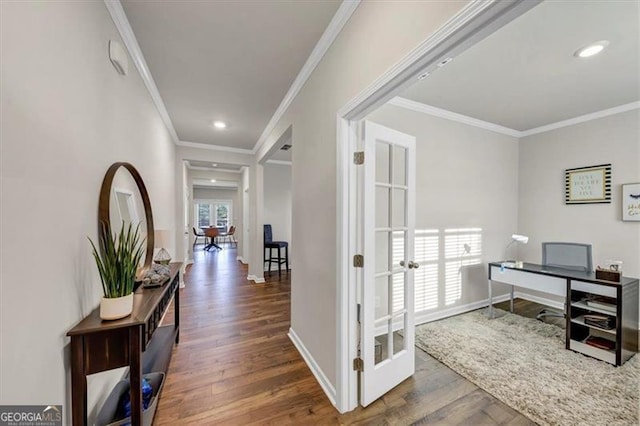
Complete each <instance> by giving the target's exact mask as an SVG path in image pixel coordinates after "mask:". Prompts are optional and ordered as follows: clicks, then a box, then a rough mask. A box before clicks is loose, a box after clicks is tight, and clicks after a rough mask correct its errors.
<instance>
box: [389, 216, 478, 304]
mask: <svg viewBox="0 0 640 426" xmlns="http://www.w3.org/2000/svg"><path fill="white" fill-rule="evenodd" d="M403 234H404V233H403V232H394V238H393V264H394V265H397V264H398V263H399V262H400V261H401V260H403V259H404V238H403ZM414 259H415V262H417V263H419V264H420V267H419V268H418V269H414V292H415V296H414V301H415V312H422V311H427V310H430V309H436V308H439V307H444V306H449V305H452V304H454V303H456V302H457V301H459V300H460V299H461V297H462V275H463V272H464V268H465V267H466V266H469V265H476V264H479V263H481V260H482V228H455V229H453V228H452V229H445V230H444V232H442V231H440V230H439V229H417V230H416V231H415V251H414ZM403 279H404V277H403V275H402V274H396V275H394V280H393V281H394V282H393V302H394V303H393V310H394V311H397V310H399V309H402V306H403V302H404V293H403Z"/></svg>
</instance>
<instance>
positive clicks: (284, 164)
mask: <svg viewBox="0 0 640 426" xmlns="http://www.w3.org/2000/svg"><path fill="white" fill-rule="evenodd" d="M266 163H267V164H275V165H278V166H291V165H293V162H291V161H283V160H267V161H266Z"/></svg>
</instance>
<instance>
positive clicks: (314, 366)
mask: <svg viewBox="0 0 640 426" xmlns="http://www.w3.org/2000/svg"><path fill="white" fill-rule="evenodd" d="M289 339H291V342H293V345H294V346H295V347H296V349H298V352H299V353H300V355H301V356H302V359H304V362H305V363H306V364H307V367H309V369H310V370H311V372H312V373H313V375H314V376H315V378H316V380H317V381H318V383H320V387H321V388H322V390H323V391H324V393H325V394H326V395H327V398H329V401H331V404H333V406H334V407H335V406H336V389H335V388H334V387H333V385H332V384H331V382H330V381H329V379H328V378H327V376H325V374H324V373H323V372H322V370H321V369H320V366H319V365H318V363H317V362H316V360H315V359H313V356H311V353H309V350H307V348H306V347H305V346H304V343H302V340H300V338H299V337H298V335H297V334H296V332H295V331H293V328H289Z"/></svg>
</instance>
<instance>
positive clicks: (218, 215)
mask: <svg viewBox="0 0 640 426" xmlns="http://www.w3.org/2000/svg"><path fill="white" fill-rule="evenodd" d="M194 212H195V220H194V223H196V224H197V226H198V227H199V228H208V227H210V226H215V227H217V228H224V229H229V226H230V225H231V203H230V202H224V201H211V200H200V201H196V202H195V206H194Z"/></svg>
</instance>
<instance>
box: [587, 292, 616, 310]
mask: <svg viewBox="0 0 640 426" xmlns="http://www.w3.org/2000/svg"><path fill="white" fill-rule="evenodd" d="M585 303H586V304H587V306H589V307H591V308H597V309H602V310H605V311H607V312H611V313H612V314H615V313H616V301H615V299H613V298H610V297H603V296H593V297H591V298H589V299H586V300H585Z"/></svg>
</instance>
